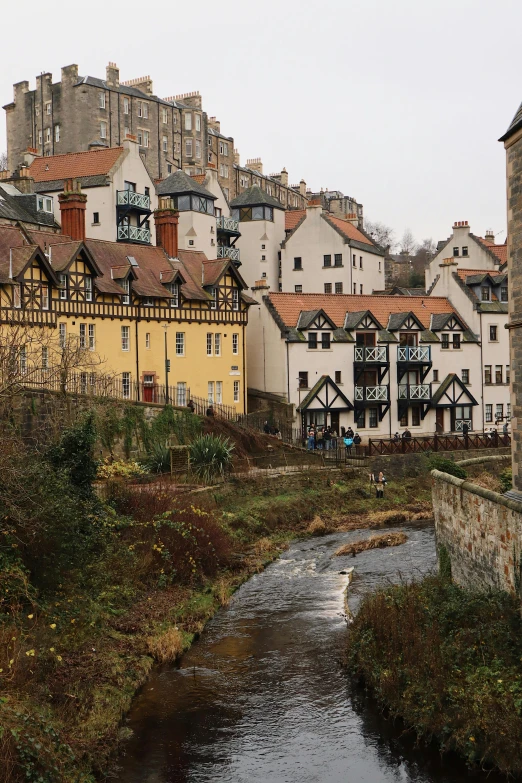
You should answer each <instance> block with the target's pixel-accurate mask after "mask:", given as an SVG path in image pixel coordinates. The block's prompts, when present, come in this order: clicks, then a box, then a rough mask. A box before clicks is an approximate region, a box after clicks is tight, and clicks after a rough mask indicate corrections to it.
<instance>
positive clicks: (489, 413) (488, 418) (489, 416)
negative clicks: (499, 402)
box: [486, 403, 493, 422]
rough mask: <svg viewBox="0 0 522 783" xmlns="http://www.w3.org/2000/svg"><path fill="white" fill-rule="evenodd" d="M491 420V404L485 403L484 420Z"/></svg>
mask: <svg viewBox="0 0 522 783" xmlns="http://www.w3.org/2000/svg"><path fill="white" fill-rule="evenodd" d="M492 421H493V405H490V404H489V403H486V422H492Z"/></svg>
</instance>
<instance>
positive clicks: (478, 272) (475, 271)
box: [457, 269, 506, 282]
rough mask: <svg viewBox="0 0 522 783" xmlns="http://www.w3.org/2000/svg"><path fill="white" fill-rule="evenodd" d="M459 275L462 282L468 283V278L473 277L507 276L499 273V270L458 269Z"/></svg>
mask: <svg viewBox="0 0 522 783" xmlns="http://www.w3.org/2000/svg"><path fill="white" fill-rule="evenodd" d="M457 274H458V276H459V277H460V279H461V280H464V282H466V278H467V277H471V275H491V277H495V276H496V275H505V274H506V273H505V272H499V270H498V269H457Z"/></svg>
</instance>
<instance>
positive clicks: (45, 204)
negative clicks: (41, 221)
mask: <svg viewBox="0 0 522 783" xmlns="http://www.w3.org/2000/svg"><path fill="white" fill-rule="evenodd" d="M38 209H39V210H40V212H50V213H51V214H52V212H53V211H54V210H53V199H52V196H38Z"/></svg>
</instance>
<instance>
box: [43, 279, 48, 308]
mask: <svg viewBox="0 0 522 783" xmlns="http://www.w3.org/2000/svg"><path fill="white" fill-rule="evenodd" d="M48 309H49V286H48V285H47V283H42V310H48Z"/></svg>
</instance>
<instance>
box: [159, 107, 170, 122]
mask: <svg viewBox="0 0 522 783" xmlns="http://www.w3.org/2000/svg"><path fill="white" fill-rule="evenodd" d="M161 117H162V120H163V124H164V125H168V122H169V113H168V111H167V108H166V107H165V106H164V107H163V108H162V110H161Z"/></svg>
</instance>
